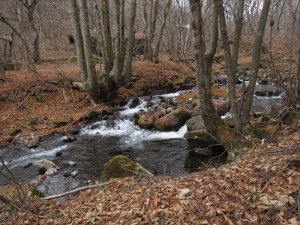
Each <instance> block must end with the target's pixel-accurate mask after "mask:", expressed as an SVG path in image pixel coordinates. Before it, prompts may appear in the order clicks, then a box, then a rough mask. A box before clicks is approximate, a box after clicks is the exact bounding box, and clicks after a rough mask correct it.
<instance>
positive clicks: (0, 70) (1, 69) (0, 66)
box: [0, 58, 6, 82]
mask: <svg viewBox="0 0 300 225" xmlns="http://www.w3.org/2000/svg"><path fill="white" fill-rule="evenodd" d="M0 80H1V81H2V82H6V77H5V71H4V64H3V62H2V59H1V58H0Z"/></svg>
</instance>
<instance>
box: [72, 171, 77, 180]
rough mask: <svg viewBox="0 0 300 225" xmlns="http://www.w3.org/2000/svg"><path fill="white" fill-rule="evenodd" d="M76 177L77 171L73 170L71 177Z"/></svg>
mask: <svg viewBox="0 0 300 225" xmlns="http://www.w3.org/2000/svg"><path fill="white" fill-rule="evenodd" d="M77 175H78V170H75V171H73V172H72V173H71V177H73V178H74V177H76V176H77Z"/></svg>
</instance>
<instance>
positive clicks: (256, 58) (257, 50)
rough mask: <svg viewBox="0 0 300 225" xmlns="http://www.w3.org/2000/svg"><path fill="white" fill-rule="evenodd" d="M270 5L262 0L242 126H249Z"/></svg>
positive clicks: (269, 2)
mask: <svg viewBox="0 0 300 225" xmlns="http://www.w3.org/2000/svg"><path fill="white" fill-rule="evenodd" d="M270 5H271V0H264V3H263V8H262V12H261V16H260V18H259V22H258V28H257V32H256V37H255V42H254V50H253V54H252V69H251V77H250V81H249V86H248V89H247V91H246V93H245V105H244V108H243V109H242V119H243V124H250V111H251V107H252V103H253V94H254V89H255V84H256V81H257V74H258V69H259V62H260V56H261V48H262V44H263V37H264V33H265V27H266V22H267V19H268V14H269V11H270Z"/></svg>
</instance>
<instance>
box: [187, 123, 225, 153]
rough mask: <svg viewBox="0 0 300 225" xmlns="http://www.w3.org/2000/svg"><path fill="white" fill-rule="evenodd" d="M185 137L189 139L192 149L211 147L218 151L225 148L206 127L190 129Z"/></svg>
mask: <svg viewBox="0 0 300 225" xmlns="http://www.w3.org/2000/svg"><path fill="white" fill-rule="evenodd" d="M184 137H185V138H186V139H187V142H188V146H189V148H190V149H196V148H210V149H213V150H214V151H216V152H217V151H221V150H224V146H223V145H221V144H220V143H219V142H218V140H217V139H216V138H215V137H214V136H212V135H211V134H210V133H208V132H207V130H205V129H199V130H193V131H188V132H187V133H186V134H185V135H184Z"/></svg>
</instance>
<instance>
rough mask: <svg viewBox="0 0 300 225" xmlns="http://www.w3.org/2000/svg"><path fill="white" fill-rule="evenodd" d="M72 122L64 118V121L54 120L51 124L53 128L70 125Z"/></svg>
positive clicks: (70, 119)
mask: <svg viewBox="0 0 300 225" xmlns="http://www.w3.org/2000/svg"><path fill="white" fill-rule="evenodd" d="M72 122H73V119H72V118H66V119H58V120H55V121H53V122H52V123H53V124H54V126H55V127H62V126H65V125H67V124H69V123H72Z"/></svg>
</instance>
